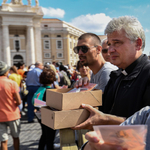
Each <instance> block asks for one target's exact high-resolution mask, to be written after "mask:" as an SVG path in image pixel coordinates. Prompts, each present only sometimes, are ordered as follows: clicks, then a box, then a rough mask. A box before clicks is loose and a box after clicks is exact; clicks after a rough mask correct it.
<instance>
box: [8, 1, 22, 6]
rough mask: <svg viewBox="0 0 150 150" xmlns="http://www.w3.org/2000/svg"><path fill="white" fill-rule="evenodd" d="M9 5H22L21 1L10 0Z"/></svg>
mask: <svg viewBox="0 0 150 150" xmlns="http://www.w3.org/2000/svg"><path fill="white" fill-rule="evenodd" d="M11 3H12V4H21V5H23V3H22V0H11Z"/></svg>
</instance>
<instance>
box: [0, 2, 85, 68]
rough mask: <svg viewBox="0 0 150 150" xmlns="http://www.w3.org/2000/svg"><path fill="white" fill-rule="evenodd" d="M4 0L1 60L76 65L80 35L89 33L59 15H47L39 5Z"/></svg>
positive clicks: (0, 13)
mask: <svg viewBox="0 0 150 150" xmlns="http://www.w3.org/2000/svg"><path fill="white" fill-rule="evenodd" d="M6 2H7V0H3V3H2V5H1V7H0V60H3V61H5V62H6V63H7V64H8V65H10V66H11V65H14V64H17V63H18V62H24V63H25V64H26V65H31V64H34V63H35V62H36V61H41V62H43V63H46V62H49V63H52V62H53V61H55V62H62V63H63V64H65V65H66V64H71V65H74V64H76V62H77V61H78V56H77V55H76V54H74V52H73V47H74V46H75V45H76V44H77V39H78V37H79V36H80V35H81V34H83V33H85V32H84V31H83V30H80V29H78V28H76V27H74V26H72V25H70V24H68V23H66V22H64V21H61V20H59V19H45V18H43V12H42V9H41V7H39V3H38V0H35V6H31V0H28V5H24V4H23V3H22V0H11V2H10V3H6Z"/></svg>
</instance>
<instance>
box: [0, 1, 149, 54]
mask: <svg viewBox="0 0 150 150" xmlns="http://www.w3.org/2000/svg"><path fill="white" fill-rule="evenodd" d="M10 1H11V0H8V1H7V3H9V2H10ZM0 2H1V3H2V0H0ZM23 3H24V4H27V0H23ZM39 4H40V6H41V7H42V9H43V12H44V18H58V19H60V20H62V21H65V22H68V23H70V24H72V25H74V26H76V27H78V28H80V29H82V30H84V31H86V32H93V33H96V34H98V35H103V34H104V29H105V27H106V25H107V23H108V22H109V21H110V20H111V19H112V18H114V17H119V16H125V15H130V16H135V17H136V18H138V20H139V21H140V22H141V24H142V26H143V29H144V31H145V35H146V47H145V50H144V53H145V54H147V55H150V17H149V14H150V1H148V0H143V1H141V0H123V1H121V0H39ZM34 5H35V0H32V6H34Z"/></svg>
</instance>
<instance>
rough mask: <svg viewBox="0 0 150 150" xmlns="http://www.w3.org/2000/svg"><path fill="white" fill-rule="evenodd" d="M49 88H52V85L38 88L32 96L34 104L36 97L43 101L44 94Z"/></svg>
mask: <svg viewBox="0 0 150 150" xmlns="http://www.w3.org/2000/svg"><path fill="white" fill-rule="evenodd" d="M47 88H51V87H50V86H41V87H39V88H38V90H37V91H36V92H35V93H34V95H33V97H32V104H33V105H34V99H35V98H36V99H38V100H41V101H43V96H44V93H45V91H46V89H47Z"/></svg>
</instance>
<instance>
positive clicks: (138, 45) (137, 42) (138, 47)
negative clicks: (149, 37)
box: [136, 38, 143, 50]
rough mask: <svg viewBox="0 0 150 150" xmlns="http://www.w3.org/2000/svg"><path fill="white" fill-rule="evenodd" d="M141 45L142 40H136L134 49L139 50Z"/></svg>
mask: <svg viewBox="0 0 150 150" xmlns="http://www.w3.org/2000/svg"><path fill="white" fill-rule="evenodd" d="M142 44H143V42H142V39H141V38H138V39H137V40H136V48H137V50H141V48H142Z"/></svg>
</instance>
